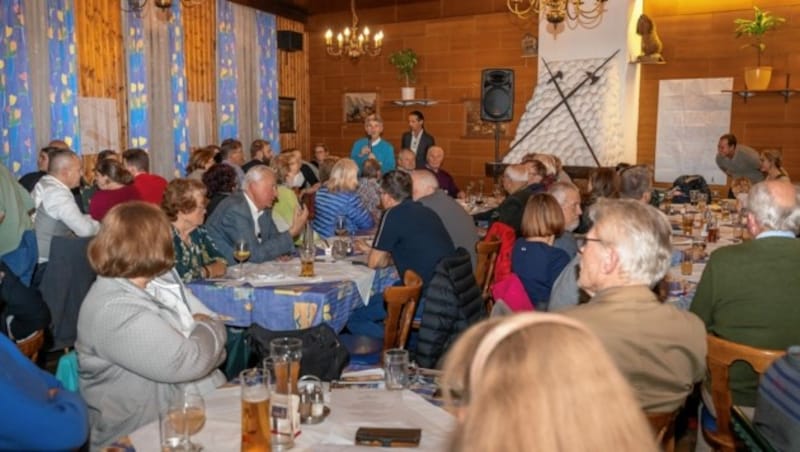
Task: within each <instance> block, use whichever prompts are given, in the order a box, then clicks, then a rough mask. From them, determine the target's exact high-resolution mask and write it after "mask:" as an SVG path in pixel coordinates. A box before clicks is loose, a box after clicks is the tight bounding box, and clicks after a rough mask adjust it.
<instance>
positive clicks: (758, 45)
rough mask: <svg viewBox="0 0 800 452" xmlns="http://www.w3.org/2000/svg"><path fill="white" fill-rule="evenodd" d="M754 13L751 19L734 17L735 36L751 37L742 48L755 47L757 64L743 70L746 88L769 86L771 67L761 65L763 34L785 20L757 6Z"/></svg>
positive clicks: (764, 87)
mask: <svg viewBox="0 0 800 452" xmlns="http://www.w3.org/2000/svg"><path fill="white" fill-rule="evenodd" d="M753 11H754V15H753V18H752V19H736V20H734V21H733V23H734V24H735V25H736V29H735V31H736V37H737V38H740V37H742V36H747V37H748V38H750V39H751V42H750V43H749V44H745V45H744V46H742V48H745V47H753V48H754V49H756V56H757V57H758V59H757V62H758V65H757V66H755V67H752V66H751V67H746V68H745V71H744V82H745V84H746V85H747V89H752V90H762V89H767V87H769V80H770V78H771V77H772V67H771V66H762V65H761V54H762V53H764V49H765V48H766V47H767V46H766V45H765V44H764V41H763V39H764V34H765V33H766V32H768V31H770V30H775V29H776V28H778V27H779V26H780V25H782V24H784V23H785V22H786V19H784V18H783V17H778V16H773V15H772V14H771V13H770V12H769V11H762V10H761V9H759V7H758V6H754V7H753Z"/></svg>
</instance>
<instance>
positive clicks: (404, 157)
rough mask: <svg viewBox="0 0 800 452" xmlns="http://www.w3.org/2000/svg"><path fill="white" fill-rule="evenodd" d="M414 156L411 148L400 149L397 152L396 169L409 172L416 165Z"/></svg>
mask: <svg viewBox="0 0 800 452" xmlns="http://www.w3.org/2000/svg"><path fill="white" fill-rule="evenodd" d="M415 159H416V156H415V155H414V152H412V151H411V149H402V150H400V152H398V153H397V169H399V170H400V171H405V172H407V173H410V172H411V171H414V169H415V168H416V167H417V162H416V160H415Z"/></svg>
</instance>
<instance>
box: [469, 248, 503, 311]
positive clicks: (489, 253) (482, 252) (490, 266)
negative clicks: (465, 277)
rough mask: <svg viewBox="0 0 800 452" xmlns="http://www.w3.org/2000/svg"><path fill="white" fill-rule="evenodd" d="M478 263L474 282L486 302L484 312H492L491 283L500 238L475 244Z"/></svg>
mask: <svg viewBox="0 0 800 452" xmlns="http://www.w3.org/2000/svg"><path fill="white" fill-rule="evenodd" d="M475 250H476V251H477V257H478V262H477V265H476V266H475V282H476V283H477V284H478V287H479V288H480V289H481V295H483V299H484V300H486V312H491V310H492V302H491V299H492V294H491V289H492V283H493V282H494V265H495V262H496V261H497V255H498V254H499V252H500V238H498V237H497V236H492V237H491V238H490V239H489V240H488V241H479V242H478V243H476V244H475Z"/></svg>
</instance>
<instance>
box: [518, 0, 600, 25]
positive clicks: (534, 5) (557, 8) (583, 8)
mask: <svg viewBox="0 0 800 452" xmlns="http://www.w3.org/2000/svg"><path fill="white" fill-rule="evenodd" d="M606 1H607V0H593V3H594V5H591V6H590V5H587V3H590V2H587V1H585V0H506V6H507V7H508V10H509V11H511V12H512V13H514V15H516V16H517V17H519V18H520V19H527V18H529V17H531V16H534V15H536V16H537V17H538V16H539V14H540V13H542V12H543V13H544V17H545V19H547V21H548V22H550V23H551V24H554V25H558V24H560V23H561V22H564V21H565V20H566V19H569V20H571V21H573V22H579V23H591V22H595V21H597V20H598V19H600V17H602V16H603V13H604V12H605V9H604V4H605V2H606Z"/></svg>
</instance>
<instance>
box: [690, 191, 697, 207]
mask: <svg viewBox="0 0 800 452" xmlns="http://www.w3.org/2000/svg"><path fill="white" fill-rule="evenodd" d="M698 195H700V190H689V202H690V203H691V204H692V205H693V206H696V205H697V197H698Z"/></svg>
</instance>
